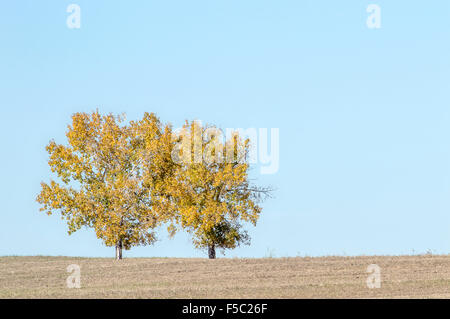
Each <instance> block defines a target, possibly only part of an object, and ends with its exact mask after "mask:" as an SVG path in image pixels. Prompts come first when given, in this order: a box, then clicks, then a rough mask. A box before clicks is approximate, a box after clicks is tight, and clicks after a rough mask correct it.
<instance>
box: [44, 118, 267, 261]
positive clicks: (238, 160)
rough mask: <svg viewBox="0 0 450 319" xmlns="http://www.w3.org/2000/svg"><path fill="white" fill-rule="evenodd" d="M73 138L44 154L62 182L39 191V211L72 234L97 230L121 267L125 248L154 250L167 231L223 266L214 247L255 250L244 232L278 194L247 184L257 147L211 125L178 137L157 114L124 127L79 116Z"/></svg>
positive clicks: (190, 127)
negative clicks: (159, 231)
mask: <svg viewBox="0 0 450 319" xmlns="http://www.w3.org/2000/svg"><path fill="white" fill-rule="evenodd" d="M66 137H67V145H62V144H57V143H56V142H55V141H53V140H52V141H50V143H49V144H48V145H47V147H46V150H47V152H48V153H49V156H50V158H49V161H48V164H49V166H50V168H51V170H52V172H53V173H55V174H56V175H57V177H58V181H55V180H51V181H50V182H49V183H48V184H47V183H44V182H43V183H41V186H42V189H41V192H40V194H39V195H38V197H37V201H38V202H39V203H40V204H41V211H46V212H47V213H48V214H49V215H50V214H52V213H54V212H60V213H61V216H62V218H65V219H66V220H67V224H68V232H69V234H71V233H73V232H75V231H77V230H79V229H80V228H81V227H83V226H85V227H90V228H93V229H94V230H95V233H96V235H97V237H98V238H99V239H101V240H102V241H103V242H104V244H105V245H107V246H115V247H116V258H118V259H121V258H122V248H124V249H130V248H131V247H133V246H137V245H148V244H153V243H154V242H155V240H156V234H155V228H156V227H157V226H159V225H162V224H167V225H168V230H169V232H170V234H172V235H173V234H174V233H175V232H176V231H177V230H179V229H183V230H186V231H187V232H189V233H190V234H191V235H192V236H193V242H194V245H195V246H196V247H197V248H207V249H208V250H209V257H210V258H215V249H216V248H222V249H227V248H235V247H237V246H238V245H239V244H240V243H248V242H249V237H248V235H247V233H246V231H245V230H243V223H245V222H248V223H250V224H253V225H255V224H256V222H257V220H258V218H259V215H260V213H261V207H260V206H258V202H259V201H260V200H261V199H262V198H263V197H264V196H267V195H268V194H269V192H270V190H269V189H267V188H259V187H256V186H253V185H251V184H250V182H249V178H248V170H249V164H248V161H247V157H248V150H249V145H250V144H249V143H250V141H249V140H248V139H247V140H243V139H242V138H241V137H240V136H239V134H237V133H234V134H233V136H232V137H231V138H229V139H228V140H226V141H224V140H223V138H222V136H221V131H220V130H219V129H217V128H216V127H213V126H210V127H203V126H202V125H201V124H199V123H198V122H191V123H189V122H186V124H185V125H184V127H183V129H182V130H181V132H180V133H178V134H175V133H173V132H172V128H171V126H170V125H163V124H162V123H161V121H160V120H159V119H158V118H157V117H156V115H155V114H153V113H151V114H149V113H145V114H144V116H143V118H142V119H141V120H139V121H131V122H129V123H128V124H126V123H125V119H124V116H114V115H112V114H108V115H101V114H100V113H99V112H98V111H96V112H92V113H91V114H86V113H76V114H74V115H73V116H72V124H71V125H69V126H68V131H67V133H66Z"/></svg>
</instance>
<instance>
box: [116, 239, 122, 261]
mask: <svg viewBox="0 0 450 319" xmlns="http://www.w3.org/2000/svg"><path fill="white" fill-rule="evenodd" d="M122 246H123V245H122V240H119V241H118V242H117V244H116V260H121V259H122Z"/></svg>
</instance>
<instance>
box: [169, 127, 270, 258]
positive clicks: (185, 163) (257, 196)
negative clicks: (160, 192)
mask: <svg viewBox="0 0 450 319" xmlns="http://www.w3.org/2000/svg"><path fill="white" fill-rule="evenodd" d="M249 150H250V141H249V140H248V139H246V140H243V139H242V137H240V136H239V134H238V133H237V132H235V133H234V134H233V136H231V137H230V138H229V139H228V140H226V141H225V142H224V141H223V138H222V132H221V131H220V130H219V129H217V128H216V127H214V126H202V125H201V124H200V123H198V122H195V121H194V122H191V123H189V122H186V124H185V125H184V126H183V128H182V130H181V132H180V133H179V134H178V135H177V136H176V139H175V146H174V148H173V154H172V155H173V156H172V158H173V160H174V162H175V163H177V168H176V170H175V172H174V175H175V176H176V178H175V180H174V182H173V185H172V186H171V191H170V193H171V201H172V202H173V206H172V209H173V212H172V213H173V216H172V220H173V223H174V224H172V225H171V227H172V228H173V229H176V228H177V227H181V228H183V229H185V230H187V231H188V232H189V233H191V234H192V235H193V242H194V245H195V246H196V247H197V248H201V249H207V250H208V256H209V258H210V259H214V258H215V257H216V249H223V250H225V249H232V248H235V247H237V246H239V245H240V244H249V236H248V234H247V232H246V231H245V230H243V227H242V226H243V223H244V222H248V223H251V224H253V225H256V222H257V220H258V218H259V215H260V213H261V207H260V206H258V202H260V201H261V200H262V199H264V198H265V197H266V196H269V195H270V191H271V190H270V189H269V188H262V187H257V186H254V185H252V184H251V183H250V181H249V177H248V172H249V168H250V166H249V161H248V155H249Z"/></svg>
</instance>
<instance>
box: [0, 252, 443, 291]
mask: <svg viewBox="0 0 450 319" xmlns="http://www.w3.org/2000/svg"><path fill="white" fill-rule="evenodd" d="M70 264H78V265H80V266H81V285H82V287H81V289H68V288H67V287H66V278H67V277H68V275H69V274H68V273H67V272H66V268H67V266H68V265H70ZM369 264H377V265H379V266H380V267H381V279H382V286H381V288H379V289H369V288H367V286H366V279H367V276H368V274H367V273H366V269H367V266H368V265H369ZM0 298H450V255H447V256H434V255H422V256H395V257H387V256H372V257H369V256H367V257H320V258H264V259H217V260H207V259H181V258H128V259H124V260H122V261H119V262H117V261H114V260H112V259H102V258H69V257H1V258H0Z"/></svg>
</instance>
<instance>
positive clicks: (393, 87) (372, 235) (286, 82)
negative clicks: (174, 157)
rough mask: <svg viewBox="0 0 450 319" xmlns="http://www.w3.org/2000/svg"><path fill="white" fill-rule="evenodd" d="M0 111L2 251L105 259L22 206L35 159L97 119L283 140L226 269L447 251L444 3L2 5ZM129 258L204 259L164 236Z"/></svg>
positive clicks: (449, 67)
mask: <svg viewBox="0 0 450 319" xmlns="http://www.w3.org/2000/svg"><path fill="white" fill-rule="evenodd" d="M71 3H76V4H78V5H80V7H81V28H80V29H69V28H67V26H66V19H67V16H68V15H69V14H68V13H66V8H67V6H68V5H69V4H71ZM371 3H376V4H379V5H380V7H381V29H368V28H367V26H366V19H367V16H368V13H366V7H367V6H368V5H369V4H371ZM0 107H1V111H2V112H1V114H2V117H1V120H0V121H1V122H0V130H1V135H0V136H1V137H0V138H1V149H2V156H1V157H0V167H1V171H2V180H1V182H0V194H1V195H0V196H1V197H0V199H1V206H0V214H1V216H0V217H1V219H0V220H1V222H0V242H1V245H0V255H13V254H15V255H36V254H42V255H72V256H105V257H111V256H113V249H112V248H108V247H105V246H103V244H102V243H101V241H100V240H98V239H97V238H96V237H95V234H94V232H93V231H91V230H83V231H80V232H78V233H76V234H74V235H72V236H68V235H67V228H66V225H65V223H64V222H63V221H62V220H60V219H59V217H57V215H54V216H51V217H48V216H46V215H45V214H43V213H40V212H39V210H38V209H39V206H38V204H37V203H36V202H35V197H36V195H37V194H38V192H39V189H40V185H39V183H40V182H41V181H48V180H49V179H50V177H51V175H50V170H49V168H48V166H47V154H46V152H45V149H44V147H45V145H46V144H47V143H48V141H49V140H50V139H52V138H55V140H56V141H57V142H60V143H63V142H64V141H65V135H64V134H65V131H66V127H67V124H68V123H69V120H70V115H71V114H72V113H74V112H77V111H91V110H95V109H96V108H98V109H99V110H100V111H102V112H115V113H121V112H125V113H126V114H127V116H128V118H129V119H137V118H139V117H141V116H142V114H143V113H144V112H146V111H150V112H156V113H157V114H158V115H159V116H160V117H161V119H162V120H164V121H170V122H172V123H173V124H174V125H175V126H177V125H178V126H179V125H180V124H181V123H182V122H183V121H184V120H185V119H201V120H203V121H204V122H209V123H216V124H217V125H219V126H221V127H223V128H226V127H242V128H247V127H267V128H271V127H275V128H279V129H280V142H281V150H280V169H279V171H278V173H277V174H274V175H258V174H257V173H255V176H254V177H256V178H257V179H258V182H259V183H260V184H261V185H273V186H275V187H276V188H277V191H276V192H275V194H274V195H275V196H274V198H273V199H271V200H269V201H267V202H265V204H264V210H263V214H262V216H261V219H260V222H259V224H258V226H257V227H256V228H250V229H249V230H250V235H251V237H252V245H251V246H248V247H243V248H239V249H236V250H234V251H230V252H229V253H228V254H227V256H228V257H234V256H239V257H243V256H248V257H261V256H264V255H266V254H267V253H268V251H271V252H272V253H273V254H274V255H275V256H296V255H332V254H337V255H343V254H346V255H357V254H409V253H413V252H415V253H419V252H425V251H427V250H432V251H433V252H434V253H449V250H450V125H449V124H450V2H448V1H445V0H442V1H438V0H435V1H429V2H423V1H409V0H408V1H406V0H405V1H364V0H363V1H361V0H360V1H350V0H349V1H332V0H329V1H322V0H319V1H317V0H315V1H313V0H309V1H298V0H292V1H286V0H281V1H274V0H271V1H268V0H257V1H256V0H246V1H241V0H239V1H238V0H227V1H222V0H219V1H211V0H192V1H185V0H183V1H181V0H178V1H100V0H96V1H91V0H89V1H88V0H73V1H56V0H55V1H32V0H28V1H24V0H22V1H2V2H1V4H0ZM125 256H180V257H193V256H205V255H204V253H202V252H200V251H197V250H195V249H194V248H193V247H192V245H191V243H190V242H189V238H188V237H187V236H185V235H183V234H180V235H178V236H176V238H175V239H173V240H168V239H167V236H166V234H165V233H162V234H161V241H160V242H158V243H157V244H155V245H154V246H147V247H140V248H134V249H132V250H131V251H129V252H126V253H125Z"/></svg>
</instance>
